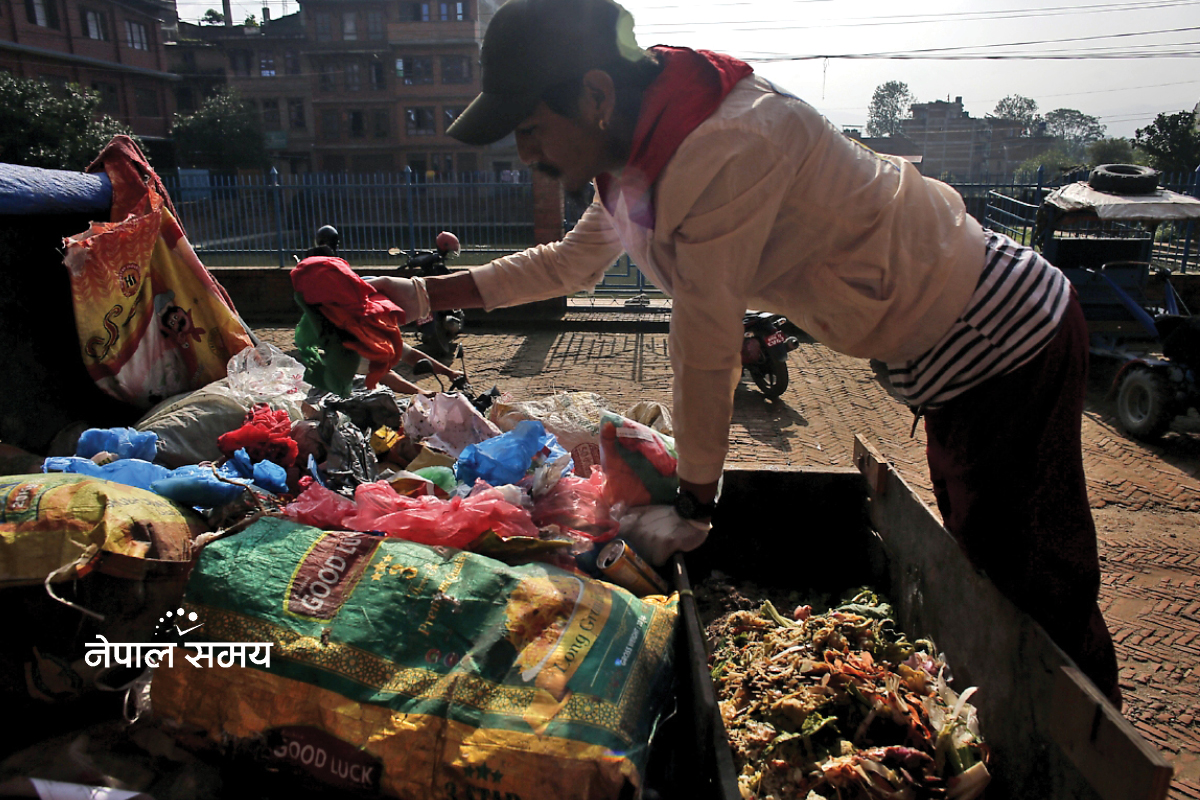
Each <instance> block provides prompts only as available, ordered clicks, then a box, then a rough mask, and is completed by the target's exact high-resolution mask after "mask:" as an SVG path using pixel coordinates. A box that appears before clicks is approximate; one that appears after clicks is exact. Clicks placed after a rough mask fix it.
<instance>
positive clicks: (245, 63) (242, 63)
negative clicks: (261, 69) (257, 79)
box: [229, 50, 254, 77]
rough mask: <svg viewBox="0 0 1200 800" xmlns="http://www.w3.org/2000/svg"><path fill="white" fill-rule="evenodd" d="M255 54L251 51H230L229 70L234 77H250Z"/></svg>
mask: <svg viewBox="0 0 1200 800" xmlns="http://www.w3.org/2000/svg"><path fill="white" fill-rule="evenodd" d="M253 56H254V54H253V53H251V52H250V51H249V50H230V51H229V68H230V70H231V71H232V72H233V74H234V75H244V76H247V77H249V75H250V60H251V58H253Z"/></svg>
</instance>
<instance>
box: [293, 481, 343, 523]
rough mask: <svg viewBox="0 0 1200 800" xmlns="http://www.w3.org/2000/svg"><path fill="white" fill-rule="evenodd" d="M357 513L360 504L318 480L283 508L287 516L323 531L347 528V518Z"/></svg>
mask: <svg viewBox="0 0 1200 800" xmlns="http://www.w3.org/2000/svg"><path fill="white" fill-rule="evenodd" d="M356 513H358V506H356V505H354V501H353V500H351V499H350V498H348V497H342V496H341V495H340V494H338V493H337V492H334V491H330V490H329V489H326V488H325V487H324V486H322V485H321V484H319V483H316V482H313V483H311V484H310V485H309V486H308V487H307V488H306V489H305V490H304V491H303V492H301V493H300V495H299V496H298V497H297V498H296V499H295V500H293V501H292V502H291V503H288V505H287V506H285V507H284V509H283V514H284V516H285V517H288V518H289V519H294V520H296V521H297V522H299V523H301V524H302V525H311V526H313V527H314V528H320V529H321V530H323V531H328V530H345V529H346V519H347V518H349V517H352V516H354V515H355V514H356Z"/></svg>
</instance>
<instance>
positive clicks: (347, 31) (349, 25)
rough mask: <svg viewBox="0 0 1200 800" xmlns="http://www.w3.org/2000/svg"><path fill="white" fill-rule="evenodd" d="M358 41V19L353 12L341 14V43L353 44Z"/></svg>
mask: <svg viewBox="0 0 1200 800" xmlns="http://www.w3.org/2000/svg"><path fill="white" fill-rule="evenodd" d="M357 40H358V17H357V15H355V14H354V12H353V11H347V12H345V13H343V14H342V41H344V42H353V41H357Z"/></svg>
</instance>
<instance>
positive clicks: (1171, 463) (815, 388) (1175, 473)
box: [259, 329, 1200, 798]
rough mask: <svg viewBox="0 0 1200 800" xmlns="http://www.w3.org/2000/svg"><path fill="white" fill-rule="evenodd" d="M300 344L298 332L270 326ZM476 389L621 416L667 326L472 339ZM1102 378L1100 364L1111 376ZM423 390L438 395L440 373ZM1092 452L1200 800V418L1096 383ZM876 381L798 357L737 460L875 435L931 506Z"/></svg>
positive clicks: (739, 399) (648, 388)
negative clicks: (597, 406) (587, 397)
mask: <svg viewBox="0 0 1200 800" xmlns="http://www.w3.org/2000/svg"><path fill="white" fill-rule="evenodd" d="M259 332H260V333H261V334H263V335H264V338H267V339H268V340H269V341H272V342H274V343H275V344H277V345H279V346H280V347H282V348H283V349H285V350H287V349H290V348H291V330H290V329H261V330H260V331H259ZM463 341H464V345H465V347H466V350H467V353H466V366H467V369H468V372H469V375H470V377H471V380H472V383H473V384H474V385H475V386H476V388H485V387H488V386H491V385H492V384H497V385H499V387H500V388H501V389H503V390H505V391H507V392H510V393H511V394H512V395H514V396H515V397H519V398H528V397H535V396H542V395H547V394H553V393H556V392H561V391H568V390H587V391H594V392H597V393H598V394H600V395H602V396H604V397H605V398H606V399H607V400H609V403H610V405H611V406H612V407H613V408H615V409H618V410H620V409H624V408H627V407H629V406H631V405H633V403H635V402H637V401H639V400H658V401H660V402H669V397H670V385H671V374H670V366H669V362H668V359H667V337H666V334H665V333H662V332H646V333H616V332H598V331H583V330H547V331H537V332H532V333H530V334H529V335H523V334H520V333H509V332H504V331H503V330H501V329H495V330H494V331H491V332H485V333H472V334H471V335H468V336H466V337H464V340H463ZM1101 371H1102V370H1098V372H1101ZM421 383H422V385H428V386H430V388H436V383H435V381H434V380H433V379H432V378H425V379H423V380H422V381H421ZM1093 384H1094V386H1093V389H1094V390H1093V391H1092V393H1091V399H1090V401H1089V404H1088V408H1087V412H1086V418H1085V420H1084V440H1085V446H1084V457H1085V466H1086V469H1087V475H1088V484H1089V493H1090V496H1091V498H1092V504H1093V507H1094V513H1095V517H1096V522H1097V528H1098V530H1099V534H1100V546H1101V554H1102V558H1103V564H1104V574H1103V587H1102V590H1101V605H1102V607H1103V608H1104V611H1105V616H1106V618H1107V619H1108V622H1109V626H1110V628H1111V629H1112V631H1113V633H1114V636H1115V638H1116V641H1117V652H1118V657H1119V658H1120V661H1121V683H1122V688H1123V691H1124V693H1125V697H1126V707H1125V713H1126V716H1127V717H1128V718H1129V719H1130V721H1132V722H1133V724H1134V725H1135V726H1136V727H1137V728H1138V729H1139V730H1140V731H1141V732H1142V733H1143V734H1144V735H1145V737H1146V738H1147V739H1148V740H1149V741H1150V742H1152V743H1153V744H1155V745H1156V746H1157V747H1159V748H1160V749H1161V750H1162V751H1163V752H1164V753H1166V755H1167V757H1168V758H1170V759H1171V761H1172V762H1173V763H1174V764H1175V766H1176V770H1177V772H1176V779H1175V781H1174V783H1173V784H1172V791H1171V796H1172V797H1173V798H1200V733H1198V732H1197V729H1196V727H1195V725H1194V719H1195V718H1196V717H1200V700H1198V698H1197V693H1198V691H1200V676H1197V674H1196V672H1195V663H1194V662H1195V661H1196V658H1197V656H1198V655H1200V638H1198V636H1200V589H1198V585H1200V571H1198V570H1197V567H1198V566H1200V525H1198V524H1197V523H1198V522H1200V420H1197V419H1195V418H1190V419H1181V420H1178V421H1177V422H1176V424H1175V426H1174V427H1173V430H1172V433H1170V434H1168V436H1167V437H1166V439H1165V440H1164V441H1163V443H1162V444H1161V445H1160V446H1154V447H1148V446H1146V445H1143V444H1140V443H1138V442H1135V441H1133V440H1131V439H1129V438H1127V437H1126V436H1124V435H1123V434H1122V433H1121V432H1120V430H1119V429H1118V428H1117V427H1116V426H1115V423H1114V420H1113V417H1112V414H1111V404H1110V403H1109V402H1107V401H1106V400H1105V399H1104V388H1105V386H1104V380H1103V375H1098V376H1097V377H1096V378H1095V379H1094V381H1093ZM911 428H912V416H911V414H910V412H909V411H908V410H907V409H906V408H904V407H903V406H902V405H901V404H899V403H898V402H896V401H895V400H893V399H892V398H891V397H890V396H889V395H888V394H887V393H886V392H885V391H884V390H883V389H882V388H881V387H880V385H879V384H878V383H877V382H876V381H875V380H874V378H873V375H872V372H871V370H870V369H869V367H868V365H867V364H866V363H865V362H863V361H860V360H856V359H850V358H846V357H843V356H840V355H838V354H836V353H833V352H832V351H830V350H828V349H826V348H824V347H821V346H820V345H815V344H805V345H802V346H801V348H800V349H799V350H797V351H796V352H795V353H794V354H793V361H792V362H791V385H790V386H789V388H788V390H787V392H786V393H785V394H784V396H783V398H782V402H778V403H772V402H768V401H766V400H765V399H764V398H763V397H762V395H761V394H759V393H758V391H757V390H756V389H754V388H753V387H752V386H751V385H749V384H744V385H743V386H742V387H741V388H739V390H738V392H737V395H736V397H735V408H734V425H733V430H732V434H731V448H732V449H731V454H730V461H731V462H752V463H754V464H756V465H760V466H761V465H769V464H800V465H808V466H818V467H819V466H849V465H850V464H851V463H852V462H851V452H852V444H853V437H854V434H855V433H858V434H862V435H863V436H864V437H865V438H866V439H867V440H868V441H870V442H872V443H873V444H874V445H875V446H876V447H877V448H878V449H879V450H880V452H882V453H883V454H884V455H885V456H886V457H887V458H888V459H890V460H891V461H892V462H893V463H894V464H895V465H896V467H897V469H898V470H899V471H900V473H901V474H902V475H903V476H904V478H905V480H906V481H908V483H909V485H910V486H912V487H913V489H914V490H915V491H916V492H917V493H918V494H919V495H920V496H921V497H922V499H924V500H925V501H926V502H927V503H928V504H932V491H931V488H930V483H929V480H928V477H927V475H926V469H925V462H924V433H923V431H922V430H921V429H920V428H918V430H917V431H916V432H915V434H912V435H910V431H911Z"/></svg>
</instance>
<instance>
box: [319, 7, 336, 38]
mask: <svg viewBox="0 0 1200 800" xmlns="http://www.w3.org/2000/svg"><path fill="white" fill-rule="evenodd" d="M316 26H317V41H318V42H332V41H333V15H332V14H330V13H329V12H328V11H318V12H317V14H316Z"/></svg>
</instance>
